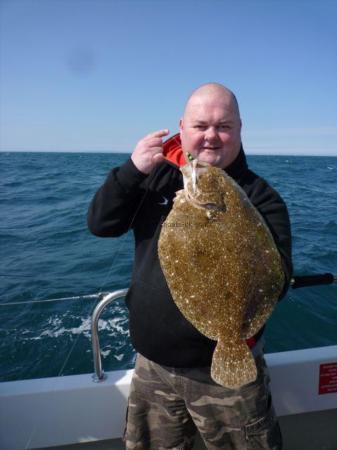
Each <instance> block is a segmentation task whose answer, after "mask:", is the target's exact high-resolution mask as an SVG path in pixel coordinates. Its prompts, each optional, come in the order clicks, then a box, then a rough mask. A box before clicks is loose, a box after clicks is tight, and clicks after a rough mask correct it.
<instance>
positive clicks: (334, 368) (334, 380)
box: [318, 362, 337, 394]
mask: <svg viewBox="0 0 337 450" xmlns="http://www.w3.org/2000/svg"><path fill="white" fill-rule="evenodd" d="M333 392H337V362H334V363H329V364H321V365H320V366H319V391H318V393H319V394H332V393H333Z"/></svg>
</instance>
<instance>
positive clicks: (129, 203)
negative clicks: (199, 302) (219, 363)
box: [88, 83, 292, 450]
mask: <svg viewBox="0 0 337 450" xmlns="http://www.w3.org/2000/svg"><path fill="white" fill-rule="evenodd" d="M167 134H168V130H165V129H164V130H160V131H156V132H154V133H151V134H149V135H147V136H146V137H145V138H143V139H141V140H140V141H139V142H138V144H137V146H136V148H135V150H134V152H133V153H132V155H131V158H130V159H129V160H128V161H127V162H126V163H125V164H124V165H122V166H121V167H119V168H115V169H113V170H112V171H111V173H110V175H109V176H108V178H107V180H106V181H105V183H104V185H103V186H102V187H101V188H100V189H99V190H98V192H97V193H96V195H95V197H94V199H93V201H92V203H91V205H90V208H89V214H88V224H89V228H90V230H91V231H92V232H93V233H94V234H96V235H98V236H119V235H121V234H122V233H125V232H126V231H128V230H129V229H130V228H132V229H133V232H134V236H135V244H136V253H135V262H134V270H133V274H132V281H131V286H130V290H129V293H128V296H127V299H126V303H127V306H128V309H129V314H130V335H131V339H132V342H133V345H134V347H135V349H136V350H137V352H138V355H137V360H136V367H135V374H134V377H133V381H132V385H131V391H130V397H129V407H128V418H127V427H126V433H125V441H126V448H127V449H128V450H135V449H142V450H149V449H156V450H159V449H160V450H164V449H171V450H172V449H179V450H182V449H192V447H193V440H194V436H195V433H196V430H198V431H199V432H200V434H201V436H202V438H203V440H204V442H205V444H206V446H207V448H208V449H209V450H220V449H258V450H264V449H280V448H281V436H280V430H279V427H278V424H277V421H276V418H275V415H274V412H273V408H272V405H271V397H270V392H269V378H268V374H267V371H266V367H265V363H264V358H263V354H262V341H261V334H262V330H261V331H260V332H259V333H258V335H257V336H255V337H254V339H251V340H250V341H249V342H248V345H250V347H251V349H252V352H253V355H254V357H255V359H256V364H257V367H258V377H257V380H256V381H255V382H254V383H250V384H248V385H246V386H243V387H242V388H240V389H236V390H230V389H226V388H224V387H222V386H220V385H218V384H216V383H215V382H214V381H213V380H212V379H211V377H210V365H211V360H212V354H213V350H214V348H215V342H214V341H211V340H210V339H208V338H206V337H205V336H203V335H202V334H201V333H199V332H198V331H197V330H196V329H195V328H194V327H193V326H192V325H191V324H190V323H189V322H188V321H187V320H186V319H185V318H184V317H183V316H182V314H181V313H180V312H179V310H178V308H177V307H176V306H175V304H174V302H173V300H172V297H171V295H170V292H169V290H168V287H167V284H166V281H165V279H164V276H163V273H162V271H161V268H160V264H159V260H158V253H157V244H158V238H159V234H160V230H161V224H162V223H163V220H164V219H165V217H166V216H167V215H168V213H169V211H170V209H171V207H172V201H173V198H174V195H175V192H176V191H177V190H179V189H181V188H182V187H183V182H182V174H181V172H180V170H179V165H182V164H184V163H185V161H186V159H187V157H188V156H187V155H188V154H190V155H192V156H193V157H194V158H198V159H199V160H201V161H205V162H208V163H209V164H211V165H214V166H217V167H220V168H222V169H224V170H226V172H227V173H228V174H229V175H230V176H231V177H233V178H234V179H235V180H236V182H237V183H238V184H239V185H240V186H241V187H242V188H243V189H244V190H245V192H246V193H247V195H248V196H249V198H250V200H251V202H252V203H253V204H254V205H255V207H256V208H257V209H258V210H259V212H260V213H261V214H262V216H263V217H264V219H265V221H266V223H267V225H268V227H269V228H270V231H271V233H272V235H273V237H274V240H275V243H276V245H277V247H278V249H279V251H280V254H281V257H282V263H283V267H284V273H285V278H286V283H285V286H284V290H283V294H284V293H285V292H286V290H287V287H288V284H289V280H290V277H291V270H292V265H291V236H290V225H289V218H288V213H287V209H286V206H285V204H284V202H283V200H282V199H281V198H280V196H279V195H278V194H277V193H276V192H275V191H274V190H273V189H272V188H271V187H270V186H269V185H268V184H267V183H266V182H265V181H264V180H263V179H261V178H260V177H258V176H257V175H256V174H254V173H253V172H252V171H250V170H249V169H248V166H247V162H246V158H245V154H244V151H243V149H242V144H241V120H240V114H239V108H238V104H237V101H236V99H235V96H234V95H233V93H232V92H231V91H229V90H228V89H227V88H225V87H224V86H222V85H220V84H217V83H208V84H205V85H203V86H201V87H199V88H198V89H196V90H195V91H194V92H193V93H192V95H191V97H190V98H189V100H188V102H187V104H186V108H185V111H184V115H183V118H182V119H181V121H180V139H179V137H178V136H174V137H172V138H171V139H169V140H168V141H166V142H165V143H163V138H164V137H165V136H166V135H167ZM283 294H282V295H283ZM219 295H221V293H219Z"/></svg>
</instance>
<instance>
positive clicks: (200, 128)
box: [194, 125, 206, 130]
mask: <svg viewBox="0 0 337 450" xmlns="http://www.w3.org/2000/svg"><path fill="white" fill-rule="evenodd" d="M194 128H196V129H197V130H206V127H205V125H195V126H194Z"/></svg>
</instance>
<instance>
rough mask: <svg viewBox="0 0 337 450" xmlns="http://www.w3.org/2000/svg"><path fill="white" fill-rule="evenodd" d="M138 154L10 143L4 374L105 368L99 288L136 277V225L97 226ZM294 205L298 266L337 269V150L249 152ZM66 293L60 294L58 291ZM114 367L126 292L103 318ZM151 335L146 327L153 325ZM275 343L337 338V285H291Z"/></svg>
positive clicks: (0, 326) (0, 221) (1, 184)
mask: <svg viewBox="0 0 337 450" xmlns="http://www.w3.org/2000/svg"><path fill="white" fill-rule="evenodd" d="M128 157H129V155H128V154H111V153H110V154H108V153H106V154H102V153H10V152H8V153H0V165H1V178H0V204H1V216H0V245H1V258H0V283H1V285H0V286H1V287H0V318H1V321H0V379H1V380H15V379H27V378H37V377H47V376H57V375H69V374H77V373H88V372H92V371H93V357H92V352H91V340H90V336H91V333H90V325H91V320H90V317H91V313H92V311H93V309H94V307H95V305H96V304H97V297H92V298H90V297H81V296H85V295H88V294H95V293H98V292H101V291H104V292H106V291H114V290H116V289H120V288H126V287H128V286H129V283H130V275H131V270H132V264H133V252H134V242H133V236H132V232H129V233H127V234H125V235H124V236H121V237H119V238H117V239H116V238H114V239H111V238H98V237H95V236H93V235H91V234H90V232H89V231H88V229H87V225H86V214H87V209H88V205H89V202H90V200H91V199H92V197H93V195H94V193H95V192H96V190H97V189H98V188H99V186H100V185H101V184H102V183H103V181H104V179H105V177H106V176H107V174H108V173H109V171H110V170H111V168H112V167H116V166H118V165H120V164H122V163H123V162H124V161H126V159H127V158H128ZM248 162H249V165H250V167H251V168H252V169H253V170H254V171H256V172H257V173H258V174H259V175H261V176H262V177H263V178H265V179H266V180H267V181H268V182H269V183H270V184H271V185H272V186H273V187H274V188H276V190H278V191H279V193H280V194H281V195H282V197H283V198H284V200H285V201H286V203H287V205H288V209H289V214H290V219H291V224H292V234H293V258H294V272H295V274H297V275H299V274H301V275H305V274H316V273H318V274H319V273H325V272H332V273H334V274H336V273H337V237H336V236H337V158H335V157H307V156H305V157H304V156H248ZM55 299H56V300H57V301H55ZM99 329H100V341H101V349H102V355H103V366H104V369H105V370H114V369H122V368H130V367H132V366H133V364H134V356H135V354H134V350H133V348H132V345H131V343H130V340H129V332H128V314H127V310H126V307H125V305H124V300H123V299H120V300H117V301H116V302H115V303H113V304H111V305H110V306H109V307H108V308H107V309H106V310H105V311H104V313H103V314H102V316H101V319H100V321H99ZM144 333H146V330H144ZM265 337H266V351H267V352H279V351H285V350H292V349H301V348H309V347H318V346H325V345H332V344H337V285H336V284H335V285H330V286H316V287H310V288H302V289H298V290H293V289H290V290H289V292H288V295H287V297H286V298H285V299H284V300H282V302H280V304H279V305H278V306H277V308H276V310H275V312H274V313H273V315H272V317H271V319H270V320H269V321H268V324H267V327H266V332H265Z"/></svg>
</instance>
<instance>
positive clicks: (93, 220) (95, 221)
mask: <svg viewBox="0 0 337 450" xmlns="http://www.w3.org/2000/svg"><path fill="white" fill-rule="evenodd" d="M147 177H148V175H146V174H143V173H142V172H140V171H139V170H138V169H137V168H136V166H135V165H134V164H133V162H132V160H131V158H129V159H128V160H127V161H126V163H125V164H123V165H122V166H120V167H117V168H115V169H113V170H112V171H111V172H110V173H109V175H108V177H107V179H106V180H105V182H104V184H103V185H102V186H101V187H100V188H99V190H98V191H97V192H96V194H95V196H94V198H93V199H92V201H91V203H90V206H89V210H88V216H87V222H88V227H89V230H90V231H91V232H92V233H93V234H95V235H96V236H101V237H116V236H120V235H121V234H123V233H126V232H127V231H128V230H129V229H130V228H131V227H132V223H133V219H134V217H135V215H136V214H137V210H138V208H139V206H140V204H141V200H142V198H143V196H144V194H145V192H146V188H145V181H146V178H147Z"/></svg>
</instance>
